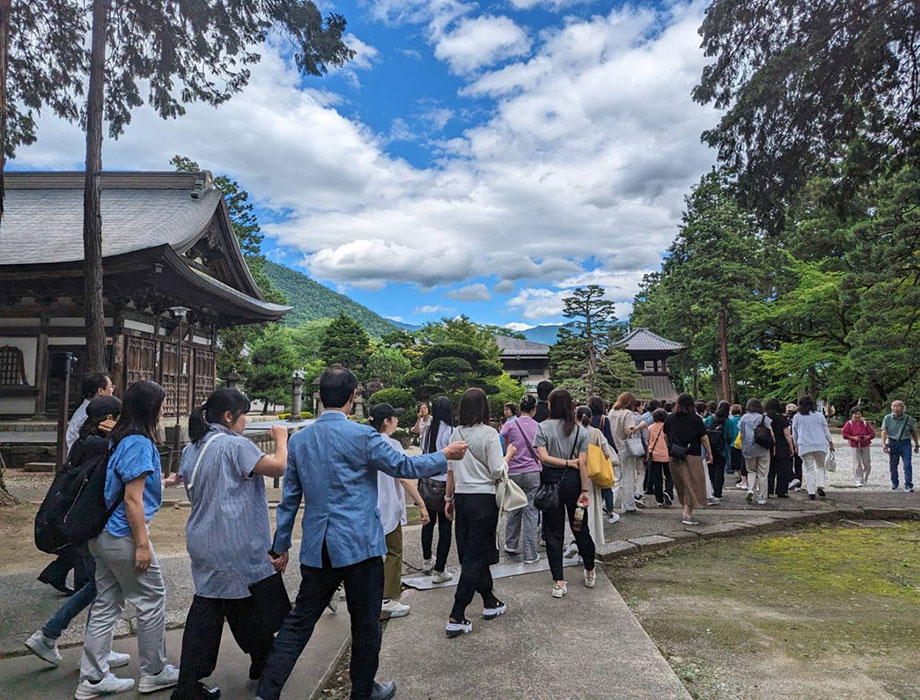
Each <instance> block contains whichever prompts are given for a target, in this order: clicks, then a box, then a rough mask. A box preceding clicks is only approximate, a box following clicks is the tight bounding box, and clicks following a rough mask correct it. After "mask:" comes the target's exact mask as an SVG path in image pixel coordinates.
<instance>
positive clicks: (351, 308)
mask: <svg viewBox="0 0 920 700" xmlns="http://www.w3.org/2000/svg"><path fill="white" fill-rule="evenodd" d="M262 271H263V272H264V273H265V275H266V276H267V277H268V279H270V280H271V283H272V284H273V285H275V287H277V288H278V289H280V290H281V291H282V292H283V293H284V296H286V297H287V300H288V304H289V305H290V306H292V307H293V308H292V309H291V311H290V312H289V313H288V314H287V316H285V323H286V324H287V325H289V326H299V325H300V324H301V323H304V322H306V321H315V320H318V319H321V318H334V317H335V316H338V315H339V314H345V315H346V316H348V317H349V318H352V319H354V320H355V321H357V322H358V323H360V324H361V326H362V327H363V328H364V330H366V331H367V332H368V333H370V334H371V335H372V336H374V337H378V338H379V337H380V336H381V335H383V334H384V333H391V332H392V331H395V330H398V329H397V327H396V326H395V325H394V324H393V323H391V322H390V321H388V320H386V319H385V318H383V316H380V315H378V314H375V313H374V312H373V311H371V310H370V309H369V308H367V307H366V306H362V305H361V304H359V303H358V302H356V301H353V300H352V299H349V298H348V297H347V296H345V295H344V294H339V293H338V292H334V291H332V290H331V289H329V287H326V286H325V285H322V284H320V283H319V282H316V281H314V280H311V279H310V278H309V277H307V276H306V275H305V274H303V273H302V272H298V271H297V270H292V269H291V268H289V267H285V266H284V265H279V264H278V263H275V262H272V261H271V260H266V261H265V265H264V266H263V268H262Z"/></svg>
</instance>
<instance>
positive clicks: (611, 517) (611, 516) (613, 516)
mask: <svg viewBox="0 0 920 700" xmlns="http://www.w3.org/2000/svg"><path fill="white" fill-rule="evenodd" d="M619 520H620V514H619V513H608V514H607V522H608V523H610V524H611V525H613V524H614V523H616V522H619Z"/></svg>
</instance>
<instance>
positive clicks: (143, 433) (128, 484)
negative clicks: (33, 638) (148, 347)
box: [74, 381, 179, 700]
mask: <svg viewBox="0 0 920 700" xmlns="http://www.w3.org/2000/svg"><path fill="white" fill-rule="evenodd" d="M165 397H166V392H165V391H163V388H162V387H161V386H160V385H159V384H157V383H156V382H150V381H141V382H137V383H136V384H133V385H131V387H130V388H129V389H128V391H127V392H126V393H125V400H124V403H123V405H122V411H121V417H120V418H119V419H118V423H117V424H116V425H115V428H114V429H113V430H112V436H111V437H112V446H113V447H114V451H113V452H112V456H111V457H110V458H109V463H108V469H107V474H106V480H105V500H106V504H107V505H108V506H109V507H110V508H111V507H112V506H113V505H114V504H115V503H118V506H117V507H116V508H115V510H114V511H113V512H112V516H111V517H110V518H109V520H108V522H107V523H106V526H105V529H104V530H103V531H102V533H100V535H99V536H98V537H96V538H95V539H92V540H90V542H89V550H90V553H92V555H93V558H94V559H95V560H96V591H97V592H96V601H95V602H94V603H93V607H92V610H91V611H90V616H89V622H88V623H87V625H86V636H85V638H84V642H83V660H82V662H81V664H80V684H79V685H78V686H77V690H76V692H75V693H74V697H75V698H76V700H87V699H88V698H95V697H99V696H100V695H112V694H115V693H123V692H126V691H129V690H131V689H132V688H134V679H132V678H117V677H116V676H115V675H114V674H112V673H110V671H109V664H108V661H107V659H108V656H109V651H110V650H111V647H112V633H113V631H114V629H115V625H116V623H117V622H118V621H119V620H120V619H121V616H122V613H123V612H124V608H125V601H126V600H127V601H130V602H131V603H132V604H133V605H134V607H135V608H137V651H138V656H139V657H140V670H141V679H140V684H139V686H138V690H139V691H140V692H141V693H152V692H155V691H157V690H162V689H163V688H169V687H172V686H174V685H175V684H176V682H177V681H178V679H179V671H178V669H176V668H175V667H174V666H171V665H169V664H167V663H166V586H165V585H164V583H163V574H162V572H161V570H160V564H159V562H158V561H157V556H156V553H155V552H154V551H153V545H152V544H151V543H150V538H149V536H148V530H147V525H148V523H149V522H150V520H151V519H152V518H153V516H154V515H156V513H157V512H158V511H159V510H160V505H161V503H162V482H161V472H160V470H161V465H160V454H159V452H158V451H157V446H156V437H157V435H158V433H159V428H158V423H159V419H160V413H161V411H162V408H163V399H164V398H165ZM122 498H123V500H122Z"/></svg>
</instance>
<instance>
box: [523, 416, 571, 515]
mask: <svg viewBox="0 0 920 700" xmlns="http://www.w3.org/2000/svg"><path fill="white" fill-rule="evenodd" d="M575 430H576V433H575V442H574V444H573V445H572V454H570V455H569V459H572V458H573V457H574V456H575V450H577V449H578V432H577V431H578V430H579V428H578V426H575ZM567 468H568V467H561V468H560V471H561V473H562V474H563V475H565V470H566V469H567ZM545 472H546V470H545V469H544V473H545ZM561 483H562V478H561V477H560V478H559V479H558V480H556V481H553V482H541V483H540V487H539V488H538V489H537V492H536V493H535V494H534V496H533V507H534V508H536V509H537V510H539V511H542V512H544V513H545V512H547V511H551V510H555V509H556V508H558V507H559V485H560V484H561Z"/></svg>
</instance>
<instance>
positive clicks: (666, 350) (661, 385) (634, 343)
mask: <svg viewBox="0 0 920 700" xmlns="http://www.w3.org/2000/svg"><path fill="white" fill-rule="evenodd" d="M614 345H615V346H616V347H618V348H619V349H621V350H625V351H626V353H627V354H628V355H629V356H630V357H631V358H632V361H633V362H634V363H635V365H636V370H638V372H639V374H640V375H641V379H639V388H640V389H641V390H643V392H644V393H646V394H651V396H652V397H653V398H656V399H658V400H659V401H673V400H675V399H676V398H677V390H676V389H675V388H674V384H672V383H671V376H670V374H669V373H668V358H669V357H670V356H671V355H675V354H677V353H679V352H680V351H681V350H683V349H684V346H683V345H681V344H680V343H676V342H674V341H673V340H668V339H667V338H662V337H661V336H660V335H656V334H655V333H652V332H651V331H650V330H649V329H648V328H635V329H633V330H632V331H631V332H630V333H629V334H628V335H626V336H625V337H623V338H621V339H620V340H618V341H617V342H616V343H614Z"/></svg>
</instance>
